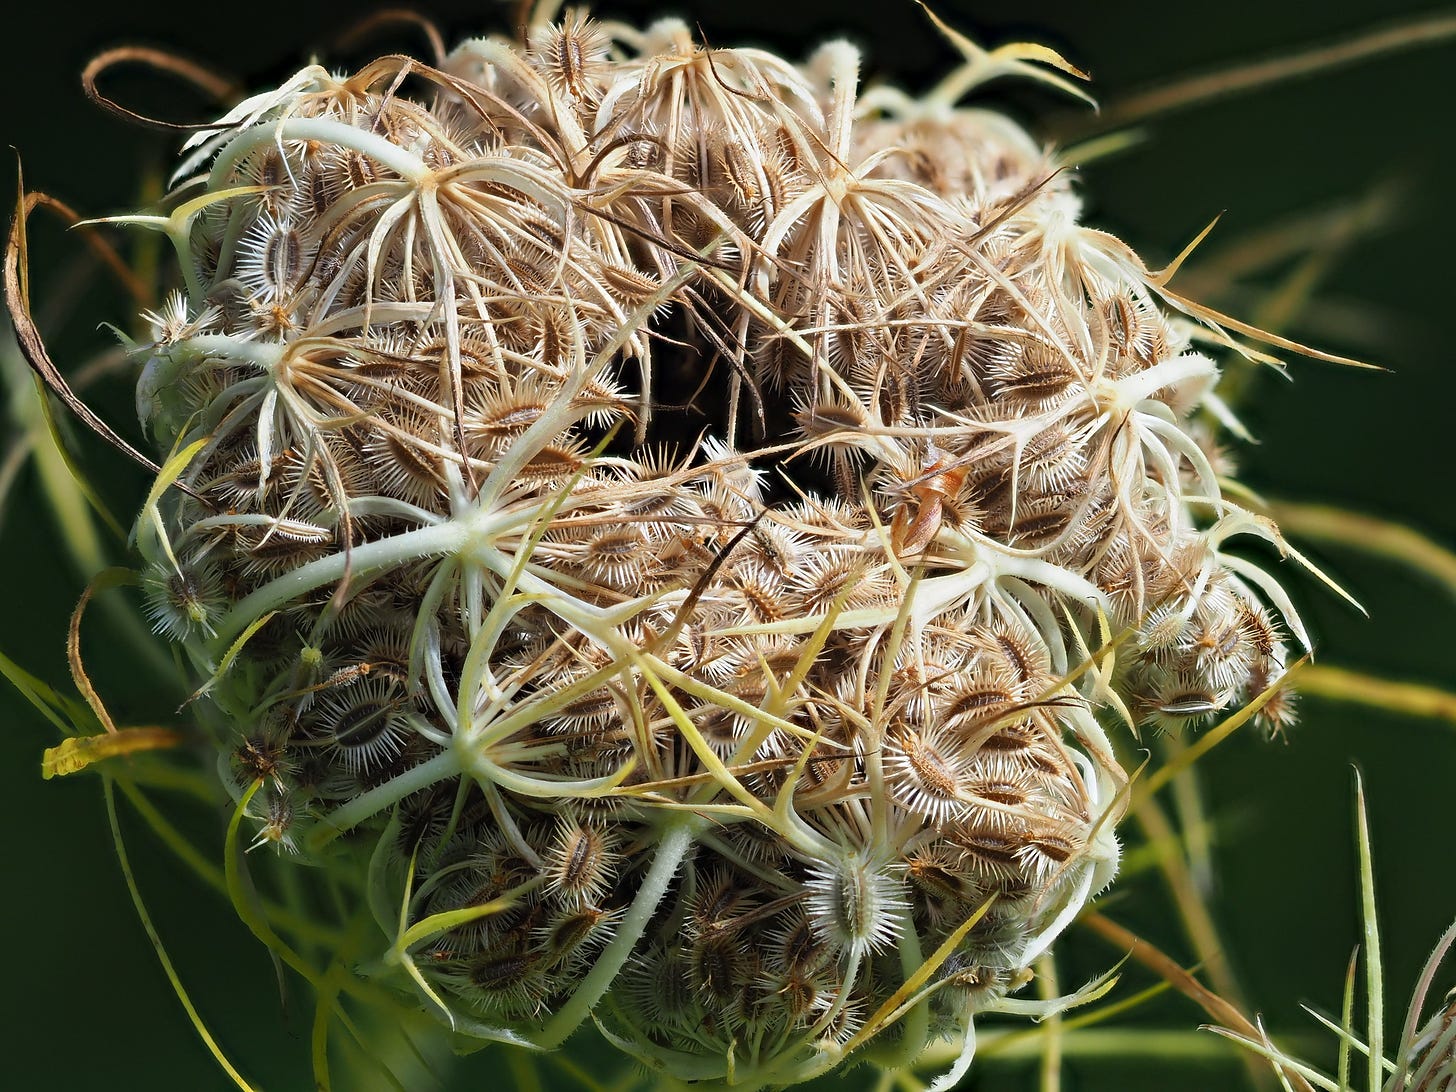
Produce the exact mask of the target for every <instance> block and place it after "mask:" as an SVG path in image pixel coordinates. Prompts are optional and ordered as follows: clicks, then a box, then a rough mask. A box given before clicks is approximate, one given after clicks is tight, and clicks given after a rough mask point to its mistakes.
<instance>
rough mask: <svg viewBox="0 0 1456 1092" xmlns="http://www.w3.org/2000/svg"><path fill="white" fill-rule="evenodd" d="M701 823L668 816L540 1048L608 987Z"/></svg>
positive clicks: (555, 1042) (560, 1037)
mask: <svg viewBox="0 0 1456 1092" xmlns="http://www.w3.org/2000/svg"><path fill="white" fill-rule="evenodd" d="M702 826H703V820H701V819H699V818H698V817H697V816H684V817H682V818H680V819H674V820H670V821H669V822H668V824H667V825H666V826H665V827H664V828H663V831H662V835H661V837H660V838H659V839H658V843H657V852H656V853H655V854H654V855H653V858H652V867H651V868H649V869H648V870H647V875H646V876H644V877H643V878H642V886H641V887H640V888H638V890H637V897H636V898H635V899H633V900H632V905H631V907H630V908H629V909H628V910H627V914H626V916H625V917H623V918H622V924H621V925H620V926H619V927H618V929H617V935H616V936H614V937H613V938H612V941H611V943H610V944H608V945H607V946H606V947H605V948H604V949H603V950H602V954H601V956H600V957H598V959H597V962H596V966H594V967H593V968H592V969H591V971H590V973H588V974H587V976H586V977H585V978H584V979H582V982H581V985H580V986H578V987H577V989H576V992H575V993H573V994H572V995H571V1000H569V1001H568V1002H566V1004H565V1005H563V1006H562V1008H561V1011H560V1012H558V1013H557V1014H556V1016H555V1017H554V1018H553V1019H552V1021H551V1022H550V1023H549V1024H547V1025H546V1030H545V1032H544V1033H543V1034H542V1036H541V1039H540V1040H539V1045H540V1046H541V1047H542V1048H543V1049H545V1050H553V1049H555V1048H556V1047H558V1046H560V1045H561V1044H562V1043H563V1042H565V1040H566V1038H567V1036H569V1035H570V1034H571V1033H572V1032H573V1031H575V1030H576V1028H577V1025H579V1024H580V1023H581V1022H582V1021H583V1020H585V1019H586V1017H587V1014H588V1013H589V1012H591V1010H592V1008H593V1006H595V1005H596V1003H597V1002H598V1001H600V1000H601V998H602V995H603V994H605V993H606V992H607V990H608V989H609V988H610V987H611V985H612V982H613V981H614V980H615V979H616V977H617V975H618V973H620V972H621V970H622V967H623V966H624V965H625V964H626V962H627V960H628V958H629V957H630V956H631V955H632V951H633V949H635V948H636V946H637V941H638V940H640V939H641V937H642V933H643V931H644V930H646V928H647V923H648V922H649V921H650V920H651V919H652V915H653V914H654V913H655V912H656V911H657V907H658V905H659V904H660V903H661V902H662V899H663V896H665V895H666V894H667V888H668V885H669V884H671V883H672V878H673V876H674V875H676V873H677V869H678V865H680V864H681V863H682V860H683V858H684V857H685V856H686V855H687V852H688V848H689V847H690V846H691V845H692V844H693V839H694V836H695V835H696V834H697V833H698V831H699V829H700V828H701V827H702Z"/></svg>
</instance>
